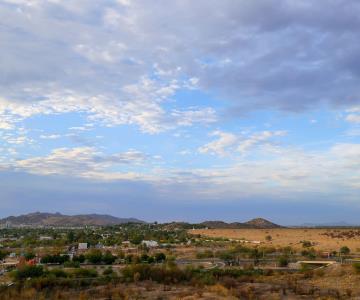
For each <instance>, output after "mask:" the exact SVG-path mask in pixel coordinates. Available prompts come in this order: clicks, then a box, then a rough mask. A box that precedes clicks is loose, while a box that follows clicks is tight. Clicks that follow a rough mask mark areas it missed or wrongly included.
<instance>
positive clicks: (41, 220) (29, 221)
mask: <svg viewBox="0 0 360 300" xmlns="http://www.w3.org/2000/svg"><path fill="white" fill-rule="evenodd" d="M7 222H10V223H11V224H12V225H27V226H86V225H88V226H105V225H115V224H124V223H145V222H144V221H141V220H138V219H134V218H117V217H113V216H110V215H99V214H88V215H73V216H69V215H63V214H60V213H55V214H53V213H41V212H35V213H29V214H26V215H20V216H10V217H7V218H4V219H0V224H6V223H7Z"/></svg>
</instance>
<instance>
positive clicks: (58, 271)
mask: <svg viewBox="0 0 360 300" xmlns="http://www.w3.org/2000/svg"><path fill="white" fill-rule="evenodd" d="M48 274H49V275H54V276H55V277H56V278H66V277H68V273H66V272H65V271H64V270H62V269H53V270H50V271H48Z"/></svg>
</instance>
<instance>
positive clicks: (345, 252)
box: [339, 246, 350, 255]
mask: <svg viewBox="0 0 360 300" xmlns="http://www.w3.org/2000/svg"><path fill="white" fill-rule="evenodd" d="M339 252H340V253H341V254H343V255H348V254H350V248H349V247H347V246H343V247H341V248H340V251H339Z"/></svg>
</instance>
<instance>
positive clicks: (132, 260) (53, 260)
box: [40, 249, 166, 267]
mask: <svg viewBox="0 0 360 300" xmlns="http://www.w3.org/2000/svg"><path fill="white" fill-rule="evenodd" d="M117 258H118V257H117V256H115V255H113V254H112V253H111V252H110V251H106V252H105V253H103V252H102V251H101V250H99V249H93V250H91V251H89V252H88V253H86V254H80V255H75V256H74V257H73V259H72V261H70V257H69V256H68V255H59V254H55V255H50V254H48V255H45V256H44V257H42V258H41V261H40V262H41V263H42V264H61V265H62V264H64V265H65V266H66V267H79V266H80V264H81V263H85V262H88V263H91V264H105V265H111V264H113V263H114V262H115V261H116V259H117ZM119 258H121V259H123V262H125V263H126V264H139V263H148V264H153V263H162V262H164V261H165V260H166V255H165V254H164V253H162V252H158V253H155V254H154V255H148V254H146V253H143V254H142V255H140V256H139V255H134V254H129V255H123V254H120V255H119Z"/></svg>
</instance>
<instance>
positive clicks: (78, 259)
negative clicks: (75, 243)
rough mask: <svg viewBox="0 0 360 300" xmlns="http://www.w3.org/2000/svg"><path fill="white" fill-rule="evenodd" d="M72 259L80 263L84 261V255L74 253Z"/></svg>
mask: <svg viewBox="0 0 360 300" xmlns="http://www.w3.org/2000/svg"><path fill="white" fill-rule="evenodd" d="M72 260H73V261H75V262H79V263H80V264H82V263H83V262H85V255H84V254H80V255H78V256H77V255H74V257H73V259H72Z"/></svg>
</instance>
